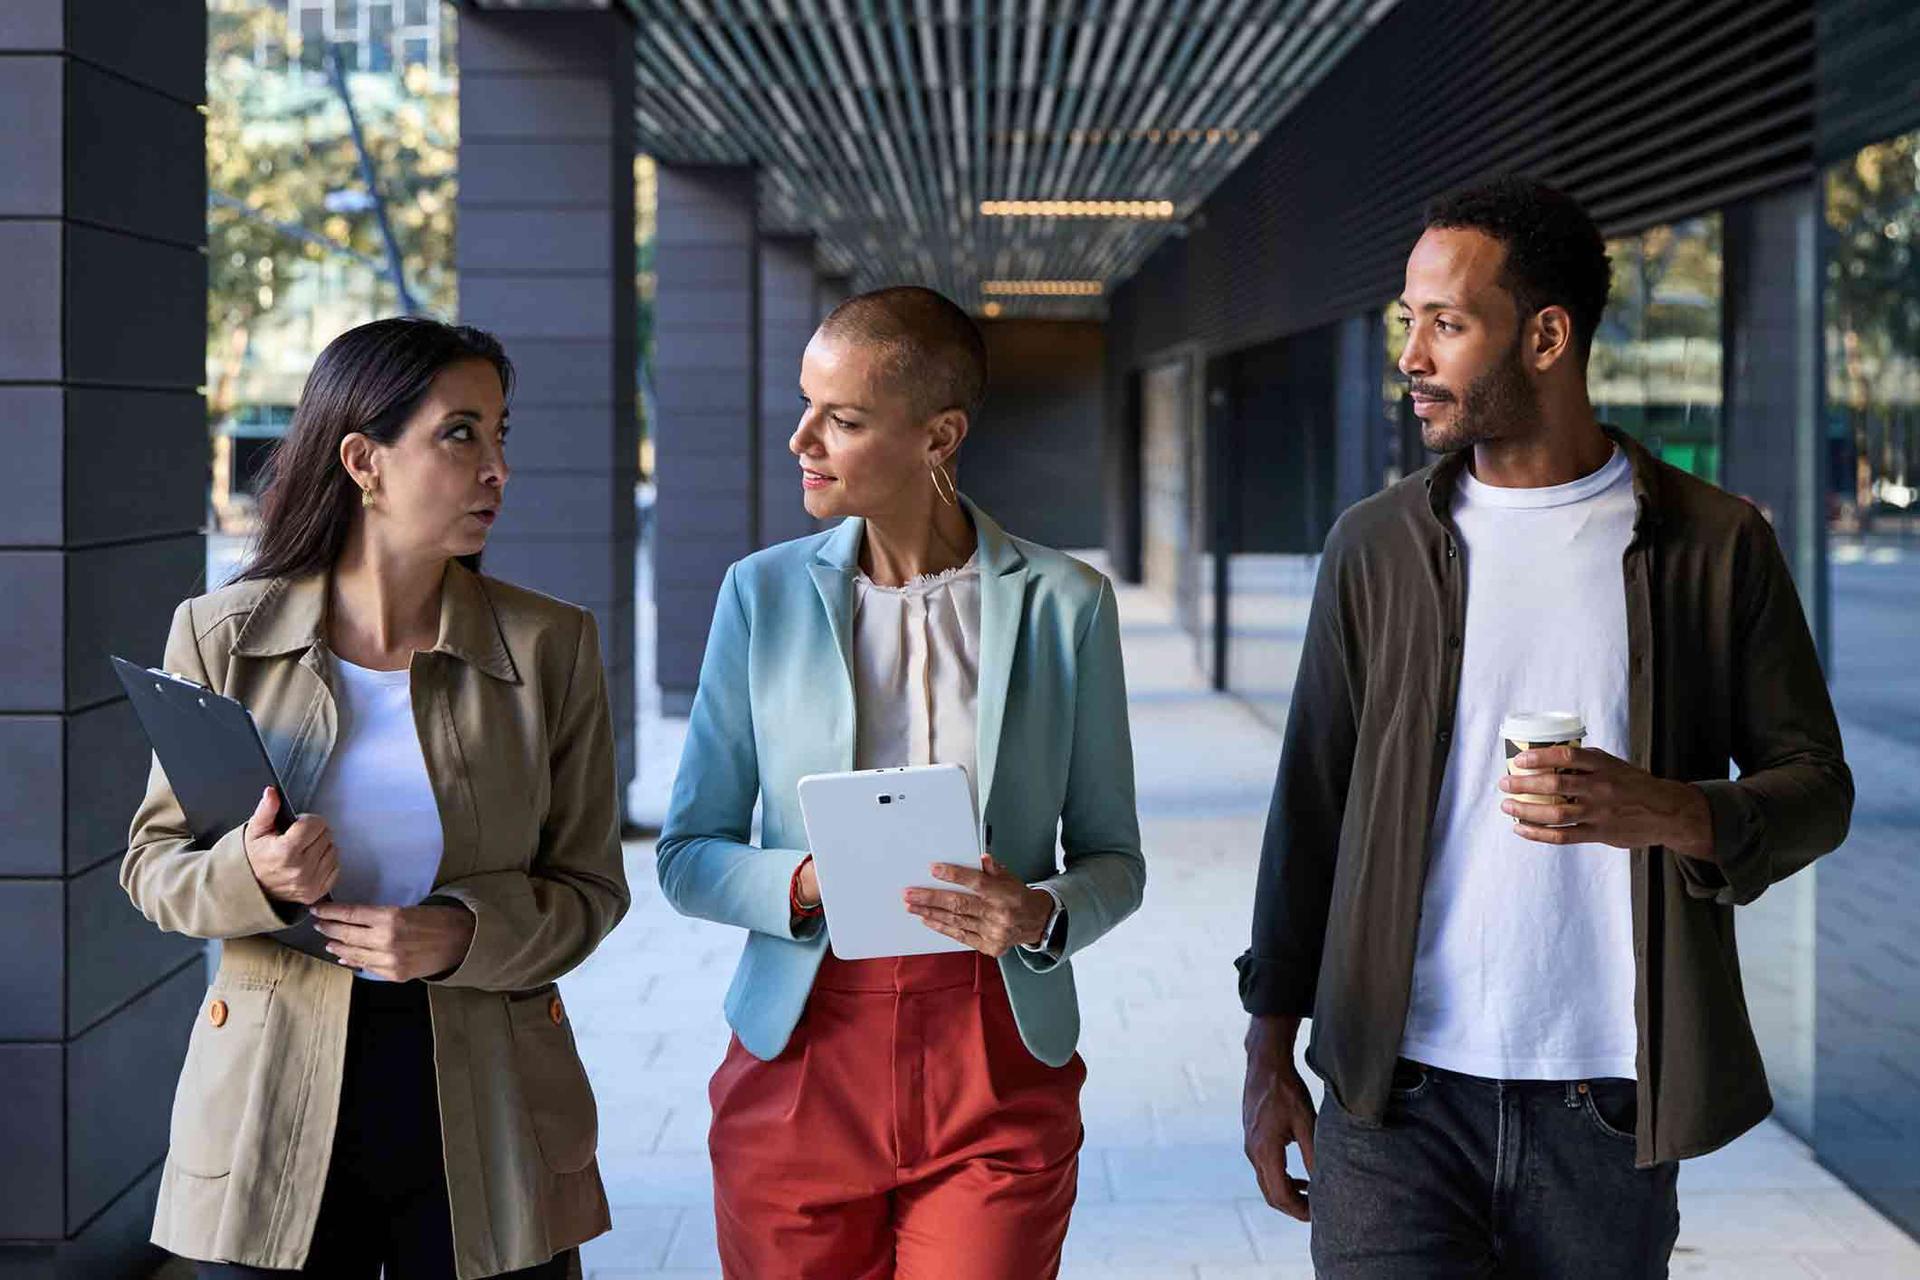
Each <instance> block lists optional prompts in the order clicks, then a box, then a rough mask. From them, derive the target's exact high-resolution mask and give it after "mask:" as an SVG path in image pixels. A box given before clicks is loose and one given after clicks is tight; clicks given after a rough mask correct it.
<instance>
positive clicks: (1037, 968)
mask: <svg viewBox="0 0 1920 1280" xmlns="http://www.w3.org/2000/svg"><path fill="white" fill-rule="evenodd" d="M1030 887H1031V888H1035V889H1038V890H1039V891H1040V892H1042V893H1044V894H1046V895H1047V896H1048V897H1049V898H1052V899H1053V919H1052V920H1051V921H1050V922H1049V923H1048V926H1047V932H1046V936H1045V937H1043V938H1041V939H1040V945H1039V946H1035V947H1030V946H1028V945H1027V944H1026V943H1024V942H1023V943H1021V944H1020V945H1019V946H1017V947H1015V948H1014V954H1016V955H1018V956H1019V957H1020V963H1021V964H1024V965H1025V966H1027V968H1029V969H1031V970H1033V972H1035V973H1045V972H1047V971H1048V970H1049V969H1052V968H1054V967H1055V966H1057V965H1058V964H1059V963H1060V962H1061V961H1062V960H1063V959H1065V958H1066V954H1067V933H1068V924H1067V918H1068V912H1067V903H1066V899H1064V898H1062V897H1061V896H1060V890H1059V889H1058V888H1056V887H1055V886H1054V885H1053V884H1051V883H1050V882H1042V883H1040V884H1036V885H1032V886H1030Z"/></svg>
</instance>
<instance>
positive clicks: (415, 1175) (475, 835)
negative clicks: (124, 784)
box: [120, 318, 628, 1280]
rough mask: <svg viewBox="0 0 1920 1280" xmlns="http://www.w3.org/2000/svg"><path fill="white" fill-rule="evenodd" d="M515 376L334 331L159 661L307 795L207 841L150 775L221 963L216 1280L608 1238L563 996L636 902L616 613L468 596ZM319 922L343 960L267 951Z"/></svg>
mask: <svg viewBox="0 0 1920 1280" xmlns="http://www.w3.org/2000/svg"><path fill="white" fill-rule="evenodd" d="M512 383H513V369H512V365H511V364H510V363H509V362H508V360H507V357H506V354H505V352H504V351H502V350H501V347H500V344H499V343H498V342H497V341H496V340H495V339H494V338H493V337H492V336H491V335H489V334H486V333H483V332H481V331H479V330H477V329H472V328H466V327H457V326H451V325H445V324H440V323H438V322H435V321H432V320H425V319H414V318H408V319H393V320H380V321H375V322H374V323H372V324H366V325H362V326H360V327H359V328H357V329H353V330H350V331H349V332H347V333H345V334H342V335H341V336H340V337H338V338H336V339H335V340H334V341H333V342H332V343H331V344H329V345H328V347H327V349H326V350H325V351H323V352H322V353H321V355H320V359H319V360H318V362H316V363H315V365H314V367H313V371H312V372H311V374H310V375H309V376H308V378H307V384H306V388H305V390H304V391H303V392H302V393H301V398H300V405H299V407H298V409H297V410H296V412H295V414H294V419H293V423H292V425H291V427H290V428H289V430H288V434H287V438H286V440H285V441H284V442H283V443H282V444H281V445H280V447H279V448H278V450H277V451H276V453H275V455H274V458H273V460H272V463H271V467H272V473H271V479H270V482H269V483H268V485H267V488H266V490H265V493H264V496H263V499H262V504H261V512H262V528H261V531H260V535H259V540H258V546H257V549H256V550H255V552H254V555H253V557H252V558H251V560H250V561H249V562H248V563H247V565H246V567H245V568H244V569H243V570H242V571H241V573H240V575H239V578H238V580H237V581H236V582H235V583H234V584H233V585H231V586H227V587H224V588H222V589H221V590H218V591H215V592H213V593H212V594H211V595H205V596H201V597H198V598H196V599H192V600H188V601H186V602H185V603H183V604H182V605H181V606H180V607H179V609H178V610H177V611H176V612H175V614H174V618H173V630H172V633H171V634H170V635H169V637H168V639H167V653H166V666H167V668H168V669H169V670H171V671H173V672H176V673H178V674H180V675H184V676H186V677H187V678H188V679H191V680H194V681H197V682H198V683H200V684H203V685H205V686H207V687H208V688H210V689H214V690H217V691H219V692H221V693H224V694H227V695H228V696H230V697H233V698H236V699H238V700H239V701H240V702H241V703H243V704H244V705H245V706H246V707H247V708H248V709H249V710H250V711H251V712H252V713H253V717H254V719H255V720H256V721H257V722H258V723H259V726H260V731H261V735H262V737H263V739H264V740H265V742H266V744H267V748H268V753H269V754H270V755H271V756H272V758H273V762H274V764H275V766H276V769H277V771H278V774H279V776H280V779H281V781H282V782H283V783H284V784H285V787H286V790H287V794H286V795H284V796H281V795H276V794H274V792H273V791H271V790H269V791H267V792H266V793H265V794H263V795H262V796H261V798H260V804H259V807H258V809H257V810H256V811H255V812H254V814H253V816H252V818H251V819H250V820H249V821H248V822H246V823H245V824H244V825H242V826H240V827H236V828H235V829H234V830H232V831H230V832H228V833H227V834H226V835H225V836H223V837H221V838H220V839H218V840H216V841H215V842H214V843H213V844H212V845H211V846H208V847H203V846H199V845H196V844H195V842H194V839H193V836H192V835H191V834H190V832H189V831H188V828H187V823H186V819H185V817H184V815H183V814H182V812H181V808H180V804H179V802H178V800H177V799H176V798H175V796H174V793H173V790H172V788H171V787H170V786H169V785H168V783H167V779H166V776H165V775H164V774H163V773H162V772H161V770H160V768H159V766H158V764H157V763H156V764H155V766H154V768H153V770H152V773H151V777H150V780H149V782H148V786H147V795H146V799H145V801H144V803H142V805H141V806H140V811H139V813H138V814H137V815H135V817H134V820H133V831H132V834H131V836H130V838H129V842H128V843H129V848H128V851H127V857H126V862H125V864H124V866H123V867H122V869H121V877H120V879H121V884H122V885H123V886H124V887H125V889H126V891H127V894H128V896H129V897H131V898H132V899H133V902H134V905H135V906H137V907H138V908H139V909H140V910H141V911H142V912H144V913H145V914H146V916H147V917H148V918H149V919H150V920H152V921H153V922H154V923H156V924H158V925H159V926H160V927H161V928H163V929H168V930H172V931H175V932H179V933H184V934H188V935H191V936H193V937H200V938H219V939H222V940H223V941H224V943H225V945H224V946H223V947H222V948H221V956H220V967H219V972H218V975H217V976H216V977H215V978H214V981H213V984H212V988H211V990H209V991H208V993H207V997H206V1000H205V1001H204V1003H203V1005H202V1007H201V1010H200V1014H199V1017H198V1018H197V1020H196V1021H195V1024H194V1028H193V1035H192V1039H191V1041H190V1044H189V1047H188V1050H187V1060H186V1064H185V1066H184V1067H183V1068H182V1070H181V1074H180V1083H179V1088H178V1092H177V1095H176V1097H175V1101H174V1109H173V1127H172V1134H171V1141H170V1145H169V1150H168V1154H167V1164H166V1169H165V1171H164V1173H163V1175H162V1179H161V1184H160V1203H159V1208H158V1210H157V1213H156V1217H155V1222H154V1231H153V1239H154V1242H155V1243H156V1244H159V1245H161V1246H163V1247H165V1248H167V1249H170V1250H172V1251H173V1252H174V1253H177V1254H180V1255H182V1256H184V1257H187V1258H192V1259H196V1260H199V1262H200V1274H201V1276H202V1277H221V1278H223V1280H225V1278H228V1277H256V1276H269V1275H301V1276H314V1277H326V1278H327V1280H359V1278H361V1277H365V1278H366V1280H374V1278H375V1277H377V1276H379V1275H380V1274H381V1273H382V1269H383V1268H384V1269H385V1274H386V1275H387V1276H389V1277H393V1278H395V1280H441V1278H443V1277H444V1278H446V1280H455V1278H456V1277H457V1280H472V1278H474V1277H480V1276H497V1275H511V1276H525V1277H539V1278H540V1280H546V1278H547V1277H561V1276H567V1275H577V1274H578V1271H579V1265H578V1255H577V1251H576V1250H575V1248H574V1246H576V1245H578V1244H579V1243H580V1242H581V1241H583V1240H586V1239H588V1238H590V1237H592V1236H594V1235H597V1234H599V1233H600V1232H602V1231H605V1230H606V1229H607V1226H608V1213H607V1203H606V1196H605V1193H604V1192H603V1190H602V1188H601V1184H600V1175H599V1169H598V1166H597V1165H596V1163H595V1160H594V1148H595V1143H596V1115H595V1109H594V1101H593V1094H592V1091H591V1089H590V1087H589V1085H588V1083H587V1078H586V1074H585V1072H584V1070H583V1069H582V1067H581V1065H580V1060H579V1057H578V1055H577V1053H576V1051H575V1048H574V1042H573V1035H572V1032H571V1030H570V1028H569V1026H568V1021H567V1016H566V1009H565V1006H564V1005H563V1004H562V1003H561V1000H560V996H559V993H558V991H557V989H556V987H555V985H554V982H555V979H557V978H559V977H560V976H561V975H562V974H564V973H566V972H567V971H568V970H570V969H572V968H573V967H574V966H575V965H577V964H579V963H580V962H581V961H582V960H584V959H585V958H586V957H587V955H588V954H589V953H590V952H591V951H592V950H593V949H594V947H595V946H596V945H597V944H598V943H599V942H600V940H601V938H603V937H605V936H606V934H607V932H608V930H610V929H612V928H613V926H614V925H615V924H616V923H618V921H619V920H620V917H621V916H622V915H623V914H624V913H625V911H626V909H627V904H628V892H627V885H626V878H625V875H624V873H623V871H622V867H621V852H620V820H619V807H618V804H617V802H616V796H615V785H614V763H613V759H614V757H613V732H612V723H611V720H610V718H609V713H608V706H607V694H606V684H605V679H604V676H603V673H602V671H601V666H600V646H599V637H598V634H597V632H596V630H595V627H594V622H593V617H592V615H591V614H589V613H587V612H586V611H584V610H582V609H578V608H575V607H573V606H572V605H567V604H562V603H560V602H559V601H556V600H551V599H548V598H547V597H545V596H541V595H538V594H536V593H534V592H531V591H526V590H523V589H520V588H517V587H512V586H508V585H507V584H505V583H502V582H498V581H495V580H493V579H491V578H485V577H481V576H480V575H479V574H478V572H477V568H478V563H479V557H480V553H481V551H482V549H483V548H484V547H485V546H486V541H487V534H488V530H489V529H490V528H491V527H492V525H493V522H494V520H495V518H496V517H497V516H498V514H499V512H500V504H501V500H502V497H503V495H504V493H505V489H506V483H507V476H508V467H507V461H506V437H507V397H508V395H509V394H510V392H511V389H512ZM283 805H284V806H286V807H287V809H288V812H289V814H290V815H292V814H297V815H298V817H297V819H296V820H295V821H293V823H292V825H291V826H290V827H289V828H288V829H287V830H286V831H285V832H284V833H276V832H275V829H274V828H275V825H276V824H275V819H276V816H277V814H278V812H279V810H280V808H281V806H283ZM302 920H310V921H311V922H312V923H313V924H314V925H315V927H316V928H317V929H318V930H319V932H320V933H322V934H324V935H325V937H326V939H327V942H326V951H327V952H328V953H329V955H330V957H331V959H325V958H320V957H317V956H316V955H313V954H309V953H308V952H307V951H303V950H299V949H295V948H293V947H291V946H287V945H284V944H283V943H282V942H281V941H280V940H279V939H277V938H276V937H274V936H273V935H274V934H275V933H276V932H278V931H281V930H284V929H286V928H287V927H288V926H289V925H292V924H296V923H298V922H300V921H302Z"/></svg>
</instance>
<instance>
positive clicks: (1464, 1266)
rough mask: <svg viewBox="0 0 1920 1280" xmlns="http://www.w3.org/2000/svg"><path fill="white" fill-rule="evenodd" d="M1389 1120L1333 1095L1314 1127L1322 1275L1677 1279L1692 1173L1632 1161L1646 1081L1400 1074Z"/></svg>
mask: <svg viewBox="0 0 1920 1280" xmlns="http://www.w3.org/2000/svg"><path fill="white" fill-rule="evenodd" d="M1393 1084H1394V1089H1393V1094H1392V1098H1391V1101H1390V1102H1389V1103H1388V1106H1387V1112H1386V1116H1385V1119H1384V1123H1383V1124H1381V1125H1380V1126H1378V1127H1374V1126H1371V1125H1365V1124H1362V1123H1361V1122H1359V1121H1358V1120H1355V1119H1354V1118H1353V1117H1352V1116H1351V1115H1349V1114H1347V1112H1346V1110H1345V1109H1344V1108H1342V1107H1341V1106H1340V1104H1339V1103H1338V1102H1337V1101H1336V1100H1335V1099H1334V1096H1333V1091H1332V1090H1328V1091H1327V1095H1326V1100H1325V1102H1323V1103H1322V1104H1321V1107H1320V1118H1319V1121H1318V1124H1317V1126H1316V1128H1315V1130H1314V1144H1313V1145H1314V1172H1313V1179H1312V1192H1311V1198H1312V1203H1313V1265H1314V1270H1315V1273H1316V1274H1317V1275H1318V1276H1320V1277H1321V1280H1376V1278H1378V1280H1388V1278H1389V1277H1390V1278H1391V1280H1429V1278H1431V1280H1441V1278H1443V1277H1444V1278H1446V1280H1452V1278H1453V1277H1468V1276H1471V1277H1476V1278H1480V1277H1488V1278H1491V1277H1503V1278H1511V1280H1521V1278H1522V1277H1525V1278H1526V1280H1584V1278H1586V1277H1592V1278H1593V1280H1629V1278H1637V1277H1659V1276H1665V1275H1666V1274H1667V1258H1668V1255H1670V1254H1671V1253H1672V1252H1673V1242H1674V1238H1675V1237H1676V1236H1677V1235H1678V1234H1679V1232H1680V1204H1679V1199H1678V1194H1677V1190H1678V1186H1679V1166H1678V1165H1676V1164H1663V1165H1657V1166H1655V1167H1654V1168H1651V1169H1636V1168H1634V1167H1633V1126H1634V1118H1635V1110H1636V1103H1635V1100H1634V1085H1633V1082H1632V1081H1631V1080H1587V1081H1566V1082H1558V1081H1538V1080H1519V1081H1502V1080H1482V1079H1480V1078H1478V1077H1476V1076H1464V1075H1458V1074H1456V1073H1454V1072H1451V1071H1441V1070H1438V1069H1436V1068H1432V1067H1425V1066H1420V1065H1418V1064H1416V1063H1410V1062H1402V1063H1401V1064H1400V1065H1399V1066H1398V1067H1397V1068H1396V1069H1395V1071H1394V1081H1393Z"/></svg>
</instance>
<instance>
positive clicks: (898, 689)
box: [853, 552, 980, 808]
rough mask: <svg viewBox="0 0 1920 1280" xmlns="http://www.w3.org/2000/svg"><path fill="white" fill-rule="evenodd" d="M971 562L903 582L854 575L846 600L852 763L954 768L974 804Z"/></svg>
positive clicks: (976, 653)
mask: <svg viewBox="0 0 1920 1280" xmlns="http://www.w3.org/2000/svg"><path fill="white" fill-rule="evenodd" d="M979 560H980V557H979V555H978V553H977V552H976V553H975V555H974V556H973V558H971V559H969V560H968V561H967V562H966V563H965V564H963V565H961V566H960V567H959V568H958V569H949V570H948V571H947V572H945V573H938V574H929V575H925V576H923V577H919V578H915V579H914V580H913V581H911V582H909V583H907V584H906V585H905V586H903V587H883V586H880V585H879V584H878V583H876V582H874V581H873V580H872V579H870V578H868V577H867V575H866V574H864V573H863V574H860V575H858V576H857V577H856V578H855V580H854V599H853V679H854V700H855V701H854V710H855V715H854V725H855V728H854V752H853V767H854V768H856V769H890V768H894V767H896V766H898V765H909V764H957V765H960V766H962V767H963V768H965V769H966V771H967V780H968V782H969V783H971V784H973V785H974V804H975V807H976V808H977V807H978V805H979V800H980V795H979V787H978V784H977V783H975V782H974V776H975V773H976V772H977V770H976V768H975V744H976V739H977V736H978V734H977V723H978V710H979V685H980V563H979Z"/></svg>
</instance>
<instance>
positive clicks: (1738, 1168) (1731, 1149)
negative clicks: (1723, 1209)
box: [1680, 1121, 1845, 1199]
mask: <svg viewBox="0 0 1920 1280" xmlns="http://www.w3.org/2000/svg"><path fill="white" fill-rule="evenodd" d="M1844 1185H1845V1184H1843V1183H1842V1182H1841V1181H1840V1180H1839V1179H1838V1178H1836V1177H1834V1176H1833V1175H1832V1174H1831V1173H1828V1172H1827V1171H1826V1170H1825V1169H1823V1168H1821V1167H1820V1165H1819V1164H1818V1163H1817V1162H1816V1161H1815V1160H1814V1158H1813V1153H1812V1152H1811V1151H1809V1150H1808V1149H1807V1145H1806V1144H1805V1143H1804V1142H1801V1141H1800V1140H1799V1139H1798V1138H1796V1137H1794V1136H1793V1135H1792V1134H1790V1133H1788V1132H1787V1131H1786V1130H1785V1129H1783V1128H1781V1127H1780V1126H1779V1124H1777V1123H1775V1122H1773V1121H1768V1122H1767V1123H1765V1124H1762V1125H1760V1126H1759V1127H1758V1128H1756V1129H1753V1130H1751V1131H1750V1132H1748V1133H1745V1134H1742V1135H1741V1136H1740V1137H1738V1138H1736V1139H1734V1140H1733V1141H1732V1142H1730V1143H1728V1144H1727V1145H1726V1146H1724V1147H1722V1148H1721V1149H1720V1150H1718V1151H1715V1152H1713V1153H1712V1154H1710V1155H1704V1156H1698V1157H1696V1158H1694V1159H1692V1160H1688V1161H1686V1162H1685V1163H1684V1164H1682V1165H1681V1166H1680V1194H1681V1196H1682V1198H1683V1199H1684V1197H1685V1196H1686V1194H1687V1193H1688V1192H1689V1191H1833V1190H1839V1189H1840V1188H1842V1187H1843V1186H1844Z"/></svg>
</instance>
